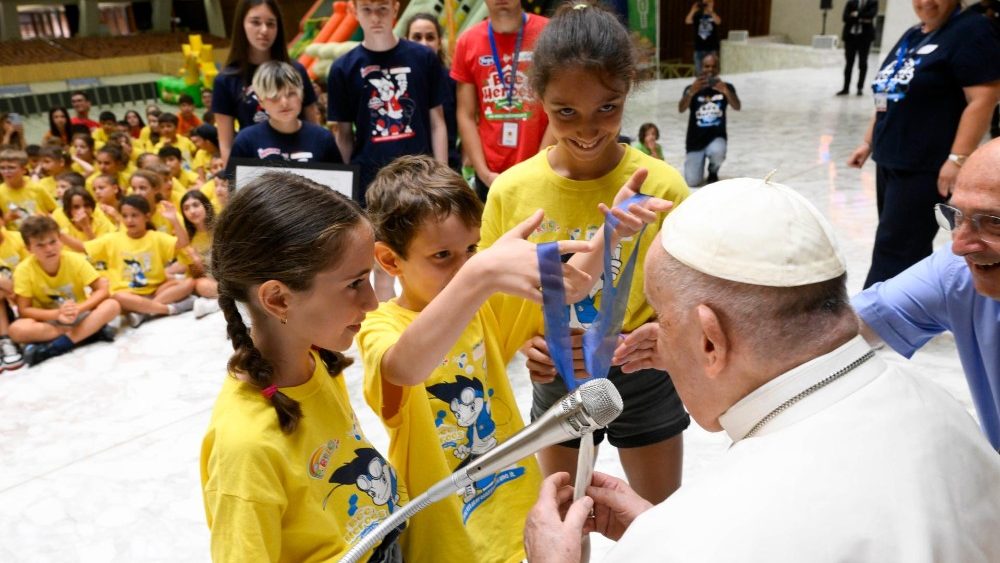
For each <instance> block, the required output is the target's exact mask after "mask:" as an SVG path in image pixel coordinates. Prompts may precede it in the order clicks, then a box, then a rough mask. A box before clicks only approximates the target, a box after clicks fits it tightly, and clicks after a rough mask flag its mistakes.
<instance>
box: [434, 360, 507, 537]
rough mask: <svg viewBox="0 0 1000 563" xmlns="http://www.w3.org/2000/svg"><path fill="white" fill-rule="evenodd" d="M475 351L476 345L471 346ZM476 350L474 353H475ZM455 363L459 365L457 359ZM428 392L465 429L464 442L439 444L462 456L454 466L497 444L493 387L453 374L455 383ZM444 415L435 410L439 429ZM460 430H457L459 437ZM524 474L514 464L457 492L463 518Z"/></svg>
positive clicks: (462, 465) (436, 384)
mask: <svg viewBox="0 0 1000 563" xmlns="http://www.w3.org/2000/svg"><path fill="white" fill-rule="evenodd" d="M474 350H475V348H474ZM475 355H476V353H475V351H474V352H473V356H475ZM460 358H461V360H462V361H464V360H467V359H468V355H467V354H464V353H463V354H462V355H460ZM456 365H461V364H460V363H459V361H456ZM427 392H428V393H430V394H431V396H432V397H434V398H436V399H438V400H440V401H443V402H445V403H447V404H448V408H449V410H450V411H451V414H452V415H453V416H454V419H455V423H456V424H457V425H458V426H459V428H461V429H464V430H465V442H464V443H460V442H459V440H458V439H456V440H452V441H448V442H445V443H442V444H441V445H442V447H444V448H454V450H453V451H452V454H453V455H454V456H455V457H457V458H459V459H461V460H462V462H461V463H459V464H458V466H457V467H456V470H457V469H462V468H463V467H465V466H466V465H468V464H469V462H471V461H472V460H473V459H475V458H476V457H478V456H480V455H483V454H484V453H486V452H488V451H489V450H490V449H492V448H493V447H494V446H496V445H497V438H496V423H495V422H494V420H493V416H492V406H491V401H490V398H491V397H492V395H493V390H492V389H490V390H489V391H488V392H487V391H486V390H485V389H484V387H483V382H482V381H480V380H479V378H477V377H472V378H469V377H465V376H464V375H457V376H455V381H454V382H447V381H446V382H442V383H435V384H434V385H431V386H429V387H427ZM445 418H446V414H445V413H444V412H443V411H440V412H438V417H437V419H436V420H435V424H436V425H437V426H438V429H439V432H440V431H442V430H444V431H445V432H446V433H447V430H448V429H447V428H445V426H446V425H445ZM460 436H461V433H459V437H460ZM522 475H524V468H523V467H513V468H510V469H505V470H503V471H500V472H498V473H494V474H491V475H489V476H487V477H484V478H483V479H480V480H479V481H476V482H475V483H472V484H470V485H467V486H466V487H465V489H464V490H463V491H461V492H460V493H459V494H461V495H462V502H463V504H464V506H463V508H462V521H463V522H467V521H468V520H469V517H470V516H471V515H472V513H473V512H474V511H475V510H476V508H478V507H479V506H480V505H481V504H482V503H483V502H485V501H486V500H487V499H489V498H490V497H491V496H493V493H494V491H496V488H497V487H499V486H500V485H503V484H504V483H507V482H509V481H512V480H514V479H517V478H518V477H520V476H522Z"/></svg>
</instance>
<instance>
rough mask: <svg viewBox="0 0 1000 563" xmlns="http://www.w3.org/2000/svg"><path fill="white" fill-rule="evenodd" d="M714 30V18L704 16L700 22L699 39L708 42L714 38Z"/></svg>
mask: <svg viewBox="0 0 1000 563" xmlns="http://www.w3.org/2000/svg"><path fill="white" fill-rule="evenodd" d="M713 29H715V22H714V21H713V20H712V16H710V15H708V14H703V15H702V16H701V18H700V19H699V20H698V37H701V39H702V40H703V41H707V40H708V38H709V37H711V36H712V30H713Z"/></svg>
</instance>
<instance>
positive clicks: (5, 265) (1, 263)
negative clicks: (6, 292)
mask: <svg viewBox="0 0 1000 563" xmlns="http://www.w3.org/2000/svg"><path fill="white" fill-rule="evenodd" d="M29 256H31V253H30V252H28V249H27V248H25V246H24V240H23V239H21V233H19V232H17V231H6V230H5V231H3V232H0V276H2V277H5V278H7V279H11V278H13V277H14V270H15V269H16V268H17V265H18V264H20V263H21V261H22V260H24V259H25V258H27V257H29Z"/></svg>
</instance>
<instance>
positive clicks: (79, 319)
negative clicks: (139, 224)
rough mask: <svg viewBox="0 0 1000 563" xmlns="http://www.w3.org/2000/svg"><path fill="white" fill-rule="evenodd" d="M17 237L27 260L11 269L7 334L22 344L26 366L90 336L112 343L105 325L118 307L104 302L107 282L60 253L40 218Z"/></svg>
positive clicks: (81, 260) (78, 259)
mask: <svg viewBox="0 0 1000 563" xmlns="http://www.w3.org/2000/svg"><path fill="white" fill-rule="evenodd" d="M21 237H22V238H23V239H24V241H25V242H26V244H27V247H28V250H29V251H30V252H31V256H29V257H28V258H27V259H26V260H24V261H23V262H21V263H20V264H19V265H18V266H17V269H16V270H14V294H15V295H16V296H17V309H18V311H19V313H20V318H18V319H17V320H16V321H14V322H13V323H12V324H11V325H10V334H11V338H12V339H13V340H14V341H15V342H18V343H21V344H26V346H25V348H24V360H25V361H26V362H27V364H28V365H29V366H31V365H35V364H38V363H40V362H43V361H45V360H47V359H49V358H53V357H55V356H59V355H62V354H65V353H66V352H69V351H70V350H72V349H73V348H74V347H75V346H76V345H77V344H79V343H81V342H83V341H85V340H87V339H89V338H91V337H94V338H95V339H98V340H105V341H109V342H110V341H112V340H114V337H115V330H114V329H113V328H112V327H110V326H108V323H109V322H111V321H112V320H113V319H114V318H115V317H117V316H118V314H119V313H120V312H121V307H120V306H119V305H118V302H117V301H115V300H113V299H108V280H107V279H105V278H103V277H101V276H100V275H99V274H98V273H97V270H95V269H94V267H93V266H91V265H90V262H88V261H87V258H86V257H85V256H83V255H82V254H78V253H74V252H63V245H62V242H61V241H60V240H59V225H57V224H56V222H55V221H54V220H53V219H52V218H51V217H46V216H44V215H35V216H32V217H28V218H27V219H25V220H24V224H22V225H21ZM87 287H89V288H90V295H87V292H86V288H87Z"/></svg>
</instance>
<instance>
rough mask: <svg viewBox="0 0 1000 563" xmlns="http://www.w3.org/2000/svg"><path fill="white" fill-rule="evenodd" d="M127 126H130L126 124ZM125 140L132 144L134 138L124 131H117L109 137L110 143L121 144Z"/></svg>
mask: <svg viewBox="0 0 1000 563" xmlns="http://www.w3.org/2000/svg"><path fill="white" fill-rule="evenodd" d="M126 125H128V123H126ZM123 140H124V141H128V142H129V144H132V137H131V136H130V135H129V134H128V133H125V132H122V131H115V132H114V133H112V134H110V135H108V141H111V142H115V143H121V142H122V141H123Z"/></svg>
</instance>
